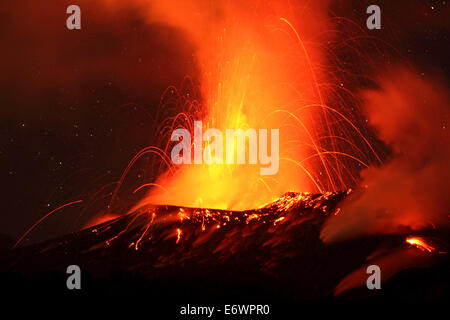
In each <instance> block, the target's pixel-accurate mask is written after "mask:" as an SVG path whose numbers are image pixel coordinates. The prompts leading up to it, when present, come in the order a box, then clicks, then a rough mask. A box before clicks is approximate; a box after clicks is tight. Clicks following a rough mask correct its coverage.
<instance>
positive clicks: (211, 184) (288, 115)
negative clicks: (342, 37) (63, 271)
mask: <svg viewBox="0 0 450 320" xmlns="http://www.w3.org/2000/svg"><path fill="white" fill-rule="evenodd" d="M326 6H327V3H326V2H324V1H316V2H313V3H311V2H308V3H307V2H300V3H298V4H296V5H295V7H293V4H290V3H289V2H288V1H269V2H267V3H256V2H245V3H243V2H239V3H237V2H231V1H211V2H203V1H187V2H184V3H183V4H180V3H179V2H178V1H164V2H158V3H152V5H151V6H150V8H149V11H151V14H149V16H150V17H151V18H149V19H150V20H152V21H158V22H160V23H165V24H170V25H173V26H176V27H179V28H180V29H181V30H182V31H183V32H185V34H186V35H187V36H188V37H189V38H190V39H192V41H193V42H194V46H195V48H196V52H195V54H196V57H197V61H198V64H199V66H200V69H201V72H200V74H201V79H200V97H198V99H196V97H186V96H185V97H184V103H183V106H188V107H187V110H182V112H180V113H179V114H178V115H177V116H176V117H174V118H170V119H167V120H166V123H167V126H166V130H165V132H168V133H169V134H170V133H171V132H173V130H175V129H177V128H187V129H188V130H190V131H191V132H192V130H193V127H194V125H193V121H195V120H202V123H203V128H201V129H202V130H203V132H205V131H206V130H207V129H209V128H217V129H219V130H222V131H223V132H225V130H227V129H242V130H244V131H245V130H247V129H248V128H256V129H258V128H265V129H279V141H280V145H279V171H278V172H277V173H276V174H275V175H270V176H261V175H260V172H259V167H258V166H255V165H252V164H222V163H220V161H217V155H216V153H212V152H211V151H210V149H208V148H209V144H208V143H203V144H202V145H201V146H199V145H193V146H192V147H193V149H195V148H201V150H203V152H204V153H205V154H208V156H209V157H211V158H212V159H214V160H216V161H213V164H204V163H203V164H190V165H186V164H184V165H181V166H176V167H175V166H173V165H172V164H170V165H169V166H170V168H169V169H170V170H169V169H168V170H167V171H166V172H165V173H164V174H162V175H161V176H160V177H159V179H158V180H157V181H156V183H155V184H152V186H157V187H154V188H152V189H151V190H150V191H149V192H148V194H147V196H146V197H145V199H144V200H143V201H141V202H140V203H139V205H137V206H136V207H134V208H133V210H135V209H137V208H140V207H143V206H146V205H148V204H171V205H179V206H191V207H203V208H216V209H232V210H244V209H250V208H256V207H259V206H261V205H263V204H265V203H268V202H270V201H273V199H275V198H277V197H279V196H280V195H282V194H283V193H285V192H286V191H289V190H301V191H313V192H324V191H337V190H342V189H345V188H348V186H349V183H351V179H353V176H352V172H351V169H349V168H347V167H346V166H345V164H344V163H345V161H343V159H345V160H346V161H348V160H350V161H352V162H354V163H357V164H359V165H361V164H362V165H364V166H366V165H367V164H366V163H367V161H370V160H368V159H369V158H370V157H369V156H367V154H369V153H371V152H373V153H372V155H373V154H374V151H373V149H372V148H371V146H370V145H369V144H368V142H367V140H366V139H365V138H364V137H363V136H362V134H361V133H360V131H359V130H358V129H357V127H356V126H355V125H354V124H353V123H352V122H351V120H349V119H348V118H347V117H346V116H344V115H343V114H342V113H341V112H339V111H338V110H339V108H335V107H332V106H329V105H327V102H326V101H327V88H328V89H329V88H330V85H329V84H327V79H326V78H327V72H326V70H325V69H326V63H327V62H326V57H325V54H324V53H323V49H321V48H320V43H323V42H324V41H326V39H327V37H328V36H324V34H326V33H324V30H329V28H330V27H329V18H327V17H326V15H325V13H326V10H325V9H326ZM199 101H200V102H199ZM335 103H336V101H335ZM337 103H338V104H339V103H341V102H337ZM183 106H180V108H181V109H183ZM184 109H186V107H184ZM195 117H201V118H200V119H199V118H195ZM168 128H169V129H168ZM355 137H356V139H357V140H358V142H354V141H355ZM167 140H169V137H167ZM352 140H353V142H352ZM361 142H362V143H361ZM193 144H194V143H193ZM200 144H201V143H200ZM356 144H359V145H361V144H362V145H363V148H369V149H370V150H369V152H361V150H360V149H358V148H357V147H356ZM171 146H173V143H172V144H171V143H167V145H166V147H165V148H164V150H162V151H163V152H162V153H164V155H167V154H170V148H171ZM240 147H244V148H246V150H248V147H249V141H248V140H247V141H246V143H245V146H244V145H241V146H240ZM235 148H236V145H235ZM269 150H270V149H269ZM348 150H351V151H348ZM225 151H226V150H225ZM247 156H248V155H247ZM247 163H248V162H247Z"/></svg>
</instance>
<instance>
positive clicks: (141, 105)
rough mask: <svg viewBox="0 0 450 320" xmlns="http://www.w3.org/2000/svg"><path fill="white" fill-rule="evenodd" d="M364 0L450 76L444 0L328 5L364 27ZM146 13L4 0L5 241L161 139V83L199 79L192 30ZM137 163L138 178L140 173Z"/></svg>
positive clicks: (387, 30) (0, 80)
mask: <svg viewBox="0 0 450 320" xmlns="http://www.w3.org/2000/svg"><path fill="white" fill-rule="evenodd" d="M393 2H395V3H393ZM70 4H77V5H79V6H80V7H81V9H82V29H81V30H79V31H70V30H68V29H66V26H65V20H66V18H67V14H66V13H65V11H66V7H67V6H68V5H70ZM369 4H378V5H379V6H380V7H381V10H382V26H383V28H382V30H378V31H373V33H374V35H375V36H377V37H380V38H382V39H385V40H386V41H388V42H390V43H391V44H393V45H394V46H395V47H396V48H397V49H398V50H399V51H400V52H401V53H402V54H403V55H404V56H405V57H406V58H408V59H409V60H410V61H411V62H412V64H413V65H415V67H416V68H417V70H418V71H419V72H421V73H423V74H427V73H433V74H437V75H438V76H440V77H441V78H442V79H444V81H447V84H448V83H449V80H450V62H449V58H448V57H450V42H449V37H450V20H449V17H450V1H409V0H408V1H387V0H386V1H370V2H367V1H335V2H333V4H332V5H331V6H330V15H337V16H343V17H347V18H349V19H352V20H354V21H355V22H357V23H359V24H360V25H361V27H365V19H366V17H367V15H366V14H365V8H366V7H367V6H368V5H369ZM142 14H143V13H142V12H141V11H139V9H137V8H131V7H130V9H127V10H121V11H117V10H110V9H108V8H107V7H106V6H102V1H95V4H93V2H92V1H86V0H78V1H76V2H74V1H57V2H55V1H45V2H42V1H40V2H39V5H37V3H36V1H31V0H22V1H8V2H6V1H3V2H1V4H0V21H1V28H0V37H1V39H2V49H1V50H0V56H1V59H0V65H1V67H0V70H1V77H0V103H1V106H2V107H1V109H0V119H1V120H0V121H1V125H0V164H1V166H0V168H1V170H0V175H1V181H2V192H1V195H2V204H3V208H2V210H1V214H0V234H2V238H3V239H2V240H1V241H2V242H4V243H9V242H8V241H10V240H7V238H10V239H17V238H18V237H19V236H20V235H21V234H22V233H23V232H24V231H25V230H26V229H27V227H29V226H30V225H31V224H32V223H33V222H35V221H36V220H37V219H39V218H40V217H42V216H43V215H44V214H45V213H47V212H49V211H50V210H52V209H54V208H56V207H58V206H59V205H62V204H64V203H67V202H69V201H72V200H77V199H80V198H86V196H87V195H92V194H93V193H95V191H96V190H98V189H99V188H100V187H102V186H105V185H107V184H108V183H111V182H113V181H116V180H117V179H118V178H119V177H120V174H121V172H122V170H123V168H124V167H125V166H126V165H127V163H128V162H129V160H130V159H131V158H132V157H133V156H134V155H135V154H136V152H138V151H139V150H140V149H141V148H143V147H145V146H147V145H151V144H154V143H156V141H157V140H158V136H157V132H155V127H156V126H155V122H154V121H153V120H152V119H151V117H155V118H158V115H159V114H160V113H161V112H162V113H164V112H163V111H161V110H158V106H159V104H160V99H161V95H162V93H163V91H164V90H165V89H166V88H167V87H168V86H170V85H179V84H180V83H181V82H182V80H183V78H184V77H185V76H190V77H192V78H193V79H194V81H195V79H196V77H197V72H198V71H197V67H196V65H197V62H196V61H195V57H194V55H193V52H194V49H193V47H192V44H191V43H190V42H189V39H187V37H186V36H185V35H184V34H183V33H182V32H181V31H180V30H177V29H174V28H172V27H168V26H164V25H156V24H149V23H147V22H145V19H144V17H143V16H142ZM378 59H381V60H382V59H384V57H378ZM386 59H387V58H386ZM447 87H449V86H447ZM133 174H134V176H135V178H136V179H142V180H143V181H142V183H144V182H145V181H144V176H145V175H144V173H142V174H140V173H139V172H133ZM71 210H72V211H71ZM71 210H67V212H66V211H64V212H61V215H65V216H67V217H69V218H67V220H58V219H56V220H55V221H52V220H50V221H49V222H48V224H47V225H46V226H44V227H42V228H43V229H42V230H43V231H45V232H44V233H45V234H46V235H47V236H48V235H53V234H55V235H56V234H58V233H64V232H68V231H70V230H71V225H70V222H71V221H73V219H74V217H76V214H77V208H74V209H71ZM61 222H63V223H61ZM42 230H41V232H42ZM36 237H37V238H39V232H38V233H37V235H36Z"/></svg>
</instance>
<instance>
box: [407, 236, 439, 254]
mask: <svg viewBox="0 0 450 320" xmlns="http://www.w3.org/2000/svg"><path fill="white" fill-rule="evenodd" d="M406 242H407V243H409V244H410V245H412V246H415V247H417V248H419V249H420V250H423V251H428V252H433V251H434V250H435V248H434V247H432V246H431V245H429V244H427V243H426V242H425V240H424V239H423V238H420V237H409V238H407V239H406Z"/></svg>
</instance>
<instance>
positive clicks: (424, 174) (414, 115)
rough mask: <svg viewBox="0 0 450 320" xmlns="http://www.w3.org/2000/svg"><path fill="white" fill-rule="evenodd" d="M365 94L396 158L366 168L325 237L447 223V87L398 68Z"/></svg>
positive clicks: (373, 122)
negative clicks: (375, 166)
mask: <svg viewBox="0 0 450 320" xmlns="http://www.w3.org/2000/svg"><path fill="white" fill-rule="evenodd" d="M363 98H364V99H365V102H366V103H365V109H366V112H367V115H368V119H369V124H370V125H371V126H372V127H373V128H374V130H375V131H376V132H377V135H378V137H379V138H380V139H381V140H382V141H383V142H384V143H385V144H386V145H387V146H389V147H390V149H391V150H392V157H391V159H389V160H387V161H385V163H384V165H382V166H381V167H377V168H369V169H367V170H364V171H363V172H362V174H361V175H362V182H361V185H360V186H361V187H360V189H359V190H357V191H356V192H354V193H353V194H352V195H351V196H350V197H349V198H348V199H347V200H346V201H345V202H344V203H343V206H342V211H341V213H340V214H338V215H336V216H333V217H331V218H330V219H329V220H328V221H327V223H326V224H325V225H324V227H323V229H322V232H321V238H322V239H323V240H324V241H325V242H332V241H336V240H342V239H346V238H351V237H357V236H361V235H367V234H386V233H399V232H404V231H413V230H419V229H422V228H438V227H448V226H449V224H448V214H449V212H450V199H449V197H448V190H449V187H450V180H449V163H450V148H449V147H450V139H449V127H448V114H449V106H450V99H449V94H448V91H447V90H446V89H445V86H443V85H442V84H440V83H439V81H437V80H436V79H426V78H425V77H423V76H420V75H417V74H415V73H413V72H412V71H409V70H406V69H404V68H398V69H393V70H392V71H391V72H390V73H387V74H385V75H384V77H383V78H380V81H379V89H378V90H370V91H365V92H364V93H363Z"/></svg>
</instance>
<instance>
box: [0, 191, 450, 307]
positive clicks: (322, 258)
mask: <svg viewBox="0 0 450 320" xmlns="http://www.w3.org/2000/svg"><path fill="white" fill-rule="evenodd" d="M348 193H350V191H348V192H336V193H332V192H329V193H324V194H308V193H295V192H288V193H286V194H285V195H283V196H282V197H280V198H279V199H277V200H276V201H274V202H272V203H269V204H267V205H266V206H263V207H261V208H259V209H255V210H247V211H226V210H213V209H203V208H202V209H200V208H188V207H177V206H148V207H147V208H145V209H142V210H140V211H138V212H134V213H130V214H128V215H125V216H122V217H119V218H116V219H112V220H110V221H107V222H104V223H101V224H98V225H95V226H92V227H89V228H87V229H84V230H82V231H79V232H76V233H72V234H69V235H66V236H63V237H60V238H58V239H53V240H50V241H46V242H43V243H40V244H37V245H30V246H25V247H19V248H17V249H15V250H12V251H9V252H8V253H6V254H4V255H3V257H2V260H3V261H2V265H3V270H2V271H3V272H2V278H3V279H2V284H3V285H4V286H6V287H7V289H8V290H9V291H10V292H12V293H13V294H16V295H23V294H24V293H28V294H33V293H37V292H39V295H42V291H41V290H42V288H45V292H46V293H48V294H49V295H50V296H58V295H63V296H65V295H74V294H81V295H88V296H99V295H100V296H115V295H120V296H123V295H127V296H128V295H131V296H135V295H139V296H141V297H145V298H149V299H151V300H152V301H153V303H157V304H158V305H159V304H167V303H170V304H183V303H188V302H192V301H195V302H203V303H205V302H208V303H217V302H218V301H230V302H231V301H233V302H236V301H253V302H255V301H257V302H259V303H261V302H267V301H270V302H271V303H276V302H280V303H283V302H293V303H295V302H296V301H304V300H305V299H307V300H311V299H312V300H317V299H318V300H340V299H364V300H374V299H375V300H377V299H390V298H399V297H400V298H408V297H409V298H411V297H412V298H443V297H446V296H448V293H449V281H448V280H449V279H448V273H447V272H446V270H447V269H448V266H449V264H448V258H447V254H445V252H444V251H443V250H444V247H443V244H444V243H445V242H444V241H448V239H446V237H447V236H446V234H445V233H443V232H438V231H436V230H428V231H422V234H421V235H420V236H421V238H417V239H428V240H427V241H429V242H428V245H427V247H424V246H420V241H419V240H414V241H413V240H411V238H409V240H408V241H406V239H408V237H411V234H410V232H409V233H407V232H406V231H405V234H396V235H379V236H370V237H364V238H359V239H354V240H348V241H343V242H339V243H335V244H327V245H325V244H324V243H323V242H322V240H321V239H320V230H321V226H322V225H323V223H324V222H325V220H326V219H327V217H329V216H330V215H335V214H339V210H340V209H339V205H340V203H341V202H342V200H343V199H344V198H345V197H346V196H347V194H348ZM438 246H439V248H438ZM373 257H375V258H376V259H378V260H376V261H380V262H381V264H382V265H383V267H382V272H384V274H392V275H391V276H389V277H388V276H386V277H382V278H385V279H383V285H382V290H369V289H367V287H366V283H365V279H364V281H363V283H360V284H359V285H355V286H353V288H351V287H350V288H349V289H348V290H346V289H345V290H342V288H343V283H344V287H345V281H343V279H344V278H345V277H346V276H348V275H349V274H351V273H352V272H354V271H355V270H358V269H359V268H361V267H363V266H365V265H368V264H371V263H370V260H371V259H373ZM380 257H381V258H380ZM386 257H388V259H386ZM389 257H391V258H389ZM392 257H397V258H398V259H397V260H402V262H403V264H402V266H400V267H399V266H398V262H396V263H394V264H392V263H391V264H386V263H384V264H383V263H382V261H383V259H384V261H386V260H391V261H392ZM405 259H406V260H408V259H409V263H406V264H405V263H404V262H405ZM395 260H396V259H394V260H393V261H395ZM376 261H375V262H373V263H377V262H376ZM73 264H75V265H78V266H79V267H80V268H81V270H82V290H73V291H70V290H68V289H67V288H66V278H67V274H66V273H65V272H66V268H67V266H69V265H73ZM383 268H384V269H383ZM386 268H387V269H389V268H390V269H389V270H387V271H386ZM363 270H364V271H365V268H363ZM365 276H366V277H367V275H365ZM339 288H341V289H339Z"/></svg>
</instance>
